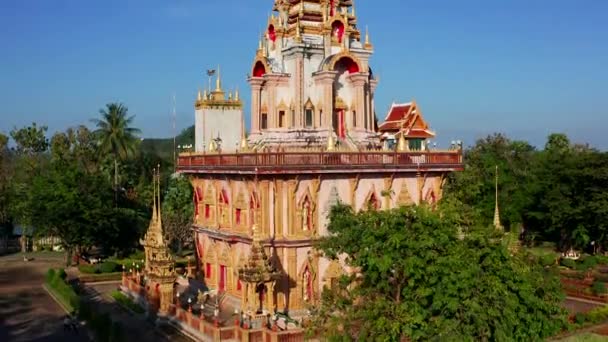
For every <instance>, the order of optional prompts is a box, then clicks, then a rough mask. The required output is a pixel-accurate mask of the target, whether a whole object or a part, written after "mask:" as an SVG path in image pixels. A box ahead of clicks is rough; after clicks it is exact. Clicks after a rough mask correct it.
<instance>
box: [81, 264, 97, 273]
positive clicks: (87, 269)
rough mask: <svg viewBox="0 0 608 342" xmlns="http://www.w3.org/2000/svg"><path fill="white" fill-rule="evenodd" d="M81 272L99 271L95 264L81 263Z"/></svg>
mask: <svg viewBox="0 0 608 342" xmlns="http://www.w3.org/2000/svg"><path fill="white" fill-rule="evenodd" d="M78 270H79V271H80V273H86V274H93V273H95V272H96V271H97V267H95V266H94V265H80V266H78Z"/></svg>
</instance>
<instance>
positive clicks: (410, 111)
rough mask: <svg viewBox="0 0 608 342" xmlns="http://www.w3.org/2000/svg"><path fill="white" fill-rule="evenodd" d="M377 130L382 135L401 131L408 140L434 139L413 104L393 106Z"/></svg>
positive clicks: (433, 135)
mask: <svg viewBox="0 0 608 342" xmlns="http://www.w3.org/2000/svg"><path fill="white" fill-rule="evenodd" d="M378 130H379V131H380V132H382V133H398V132H400V131H402V130H403V131H405V133H406V137H409V138H433V137H435V134H434V133H433V132H432V131H430V130H429V127H428V124H427V123H426V121H425V120H424V118H423V117H422V115H421V114H420V111H419V110H418V106H416V104H415V103H414V102H410V103H404V104H393V105H392V106H391V109H390V110H389V112H388V114H387V115H386V118H385V119H384V122H383V123H382V124H380V125H379V126H378Z"/></svg>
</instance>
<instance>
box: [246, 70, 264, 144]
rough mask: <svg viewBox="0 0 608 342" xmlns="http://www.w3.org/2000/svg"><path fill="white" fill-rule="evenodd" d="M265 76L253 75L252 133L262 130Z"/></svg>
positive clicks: (251, 82) (251, 84)
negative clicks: (261, 107)
mask: <svg viewBox="0 0 608 342" xmlns="http://www.w3.org/2000/svg"><path fill="white" fill-rule="evenodd" d="M263 83H264V78H262V77H251V78H250V79H249V85H250V86H251V133H255V134H257V133H259V132H260V106H261V103H262V84H263Z"/></svg>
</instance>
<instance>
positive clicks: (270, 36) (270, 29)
mask: <svg viewBox="0 0 608 342" xmlns="http://www.w3.org/2000/svg"><path fill="white" fill-rule="evenodd" d="M268 39H270V40H271V41H272V42H273V43H274V42H275V41H276V40H277V33H276V31H275V30H274V25H270V26H268Z"/></svg>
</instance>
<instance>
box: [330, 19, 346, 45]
mask: <svg viewBox="0 0 608 342" xmlns="http://www.w3.org/2000/svg"><path fill="white" fill-rule="evenodd" d="M331 33H332V36H333V37H335V39H336V41H337V42H338V43H340V44H342V39H344V24H343V23H342V22H341V21H339V20H336V21H334V23H333V24H331Z"/></svg>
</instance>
